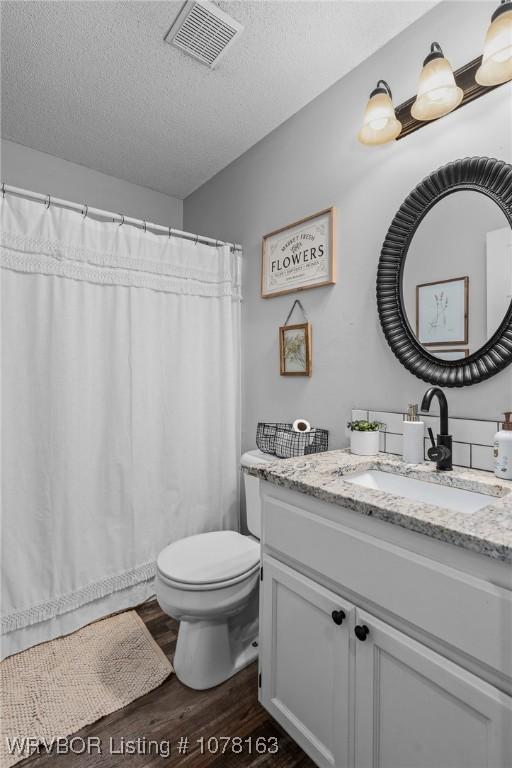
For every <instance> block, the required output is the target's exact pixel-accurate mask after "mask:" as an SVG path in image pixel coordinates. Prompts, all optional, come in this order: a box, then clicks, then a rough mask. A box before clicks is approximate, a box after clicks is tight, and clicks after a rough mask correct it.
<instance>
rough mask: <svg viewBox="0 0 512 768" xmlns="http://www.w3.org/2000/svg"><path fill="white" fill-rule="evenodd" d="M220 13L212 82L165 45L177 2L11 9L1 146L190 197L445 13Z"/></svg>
mask: <svg viewBox="0 0 512 768" xmlns="http://www.w3.org/2000/svg"><path fill="white" fill-rule="evenodd" d="M217 4H218V5H219V6H220V7H221V8H222V9H223V10H224V11H226V12H227V13H229V14H231V15H232V16H233V17H234V18H235V19H237V20H238V21H240V22H241V23H242V24H243V25H244V27H245V30H244V32H243V34H242V36H241V37H240V38H239V39H238V40H237V41H236V43H235V44H234V45H233V47H232V48H231V49H230V50H229V51H228V53H227V54H226V56H225V58H224V59H223V60H221V62H220V63H219V66H218V68H217V69H215V70H213V71H212V70H210V69H208V68H207V67H205V66H204V65H201V64H199V63H198V62H196V61H194V60H193V59H190V58H189V57H187V56H186V55H184V54H183V53H181V52H180V51H178V50H176V49H174V48H172V47H171V46H170V45H168V44H167V43H164V41H163V37H164V35H165V34H166V32H167V31H168V29H169V27H170V25H171V23H172V21H173V20H174V18H175V17H176V15H177V13H178V12H179V10H180V8H181V2H103V0H96V1H93V2H82V1H81V0H74V1H72V2H8V1H6V0H4V1H3V2H1V3H0V10H1V17H2V18H1V21H2V30H1V32H2V34H1V49H2V62H1V63H2V135H3V137H4V138H7V139H11V140H12V141H15V142H18V143H20V144H24V145H26V146H29V147H32V148H34V149H39V150H42V151H43V152H48V153H50V154H52V155H57V156H58V157H62V158H64V159H66V160H70V161H73V162H75V163H80V164H82V165H85V166H88V167H89V168H94V169H96V170H99V171H103V172H104V173H109V174H111V175H113V176H117V177H118V178H122V179H126V180H127V181H131V182H134V183H136V184H141V185H144V186H147V187H151V188H152V189H156V190H159V191H160V192H165V193H167V194H169V195H174V196H176V197H186V196H187V195H188V194H190V193H191V192H192V191H193V190H194V189H196V188H197V187H198V186H200V185H201V184H202V183H204V182H205V181H207V180H208V179H209V178H211V177H212V176H213V175H214V174H215V173H217V171H219V170H221V169H222V168H224V167H225V166H226V165H227V164H228V163H230V162H231V161H232V160H234V159H235V158H236V157H238V156H239V155H241V154H242V153H243V152H244V151H245V150H247V149H248V148H249V147H251V146H252V145H253V144H255V143H256V142H257V141H258V140H259V139H261V138H262V137H263V136H265V135H266V134H267V133H269V132H270V131H271V130H273V129H274V128H276V127H277V126H278V125H279V124H280V123H282V122H283V121H284V120H286V119H287V118H288V117H290V116H291V115H292V114H294V113H295V112H296V111H297V110H299V109H300V108H301V107H302V106H304V105H305V104H306V103H307V102H309V101H311V99H313V98H314V97H315V96H317V95H318V94H319V93H321V92H322V91H324V90H325V89H326V88H328V87H329V86H330V85H332V83H333V82H335V81H336V80H338V79H339V78H340V77H341V76H342V75H344V74H345V73H346V72H348V71H349V70H350V69H352V68H353V67H354V66H356V65H357V64H358V63H360V62H361V61H362V60H363V59H365V58H366V57H368V56H369V55H370V54H371V53H373V52H374V51H375V50H377V49H378V48H380V47H381V46H382V45H383V44H384V43H386V42H387V41H388V40H389V39H390V38H391V37H393V36H394V35H396V34H397V33H398V32H400V31H401V30H402V29H404V28H405V27H407V26H408V25H409V24H411V23H412V22H413V21H414V20H415V19H417V18H418V17H419V16H421V15H422V14H423V13H425V12H426V11H427V10H429V8H431V7H432V6H433V5H434V4H435V2H400V1H398V2H378V0H375V1H374V2H361V0H357V2H346V1H345V0H343V1H341V0H338V2H280V1H276V0H267V1H266V2H262V1H261V0H260V1H259V2H253V1H252V0H243V1H242V2H218V3H217ZM369 85H371V84H369Z"/></svg>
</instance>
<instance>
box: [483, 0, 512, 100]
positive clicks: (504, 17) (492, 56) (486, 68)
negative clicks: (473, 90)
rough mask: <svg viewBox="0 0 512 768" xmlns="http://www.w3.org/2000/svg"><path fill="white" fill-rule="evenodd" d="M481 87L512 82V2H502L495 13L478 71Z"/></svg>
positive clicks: (486, 37) (508, 0) (506, 0)
mask: <svg viewBox="0 0 512 768" xmlns="http://www.w3.org/2000/svg"><path fill="white" fill-rule="evenodd" d="M475 80H476V82H477V83H478V84H479V85H485V86H491V85H500V84H501V83H506V82H507V80H512V2H510V0H502V3H501V5H500V6H498V8H496V10H495V11H494V13H493V15H492V17H491V24H490V26H489V29H488V30H487V34H486V36H485V43H484V52H483V56H482V63H481V65H480V66H479V68H478V69H477V71H476V75H475Z"/></svg>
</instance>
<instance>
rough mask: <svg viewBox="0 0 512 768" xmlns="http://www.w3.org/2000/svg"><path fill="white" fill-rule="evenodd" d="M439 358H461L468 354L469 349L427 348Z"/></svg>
mask: <svg viewBox="0 0 512 768" xmlns="http://www.w3.org/2000/svg"><path fill="white" fill-rule="evenodd" d="M429 352H430V354H431V355H434V357H437V358H438V359H439V360H463V359H464V358H465V357H468V356H469V349H429Z"/></svg>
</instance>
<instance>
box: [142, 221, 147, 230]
mask: <svg viewBox="0 0 512 768" xmlns="http://www.w3.org/2000/svg"><path fill="white" fill-rule="evenodd" d="M143 224H144V226H143V230H144V233H146V232H147V231H148V226H147V222H146V221H144V222H143Z"/></svg>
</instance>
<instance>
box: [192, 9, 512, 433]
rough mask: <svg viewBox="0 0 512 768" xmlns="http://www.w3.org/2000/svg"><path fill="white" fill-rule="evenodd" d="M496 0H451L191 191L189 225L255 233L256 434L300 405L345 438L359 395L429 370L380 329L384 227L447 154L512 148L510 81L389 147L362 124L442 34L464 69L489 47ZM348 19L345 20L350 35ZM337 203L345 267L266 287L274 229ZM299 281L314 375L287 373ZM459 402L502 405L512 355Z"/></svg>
mask: <svg viewBox="0 0 512 768" xmlns="http://www.w3.org/2000/svg"><path fill="white" fill-rule="evenodd" d="M495 5H496V3H495V2H490V3H487V2H486V3H480V2H477V3H464V4H463V13H462V12H461V11H462V5H461V3H459V2H445V3H442V4H441V5H439V6H437V7H436V8H434V9H433V10H432V11H431V12H430V13H428V14H427V15H426V16H424V17H423V18H421V19H420V20H419V21H418V22H416V23H415V24H414V25H412V26H411V27H409V28H408V29H406V30H405V31H404V32H403V33H401V34H400V35H399V36H398V37H396V38H395V39H394V40H393V41H391V42H390V43H389V44H387V45H386V46H385V47H383V48H382V49H381V50H380V51H378V52H377V53H376V54H374V55H373V56H372V57H370V58H369V59H367V60H366V61H365V62H363V63H362V64H361V65H360V66H359V67H358V68H357V69H355V70H354V71H352V72H351V73H349V74H348V75H347V76H346V77H344V78H342V79H341V80H339V81H338V82H337V83H336V84H334V85H333V86H332V87H331V88H330V89H329V90H327V91H325V92H324V93H323V94H321V95H320V96H319V97H318V98H317V99H315V100H314V101H313V102H311V103H310V104H308V105H307V106H306V107H305V108H304V109H302V110H301V111H300V112H298V113H297V114H296V115H294V116H293V117H292V118H290V119H289V120H288V121H287V122H286V123H284V124H283V125H281V126H280V127H279V128H277V129H276V130H275V131H274V132H273V133H271V134H270V135H268V136H267V137H266V138H265V139H263V140H262V141H261V142H259V143H258V144H257V145H255V146H254V147H252V148H251V149H250V150H249V151H248V152H246V153H245V154H244V155H242V156H241V157H240V158H239V159H238V160H236V161H235V162H234V163H232V164H231V165H230V166H228V167H227V168H226V169H224V170H223V171H222V172H221V173H219V174H217V175H216V176H215V177H214V178H213V179H212V180H210V181H209V182H208V183H207V184H205V185H204V186H203V187H201V188H200V189H199V190H197V191H196V192H195V193H193V194H192V195H191V196H190V197H188V198H187V199H186V200H185V204H184V226H185V228H186V229H190V230H192V231H202V232H208V234H209V235H210V236H213V237H218V238H223V239H229V240H236V241H237V242H241V243H242V244H243V246H244V297H245V298H244V304H243V323H244V369H243V375H244V390H243V391H244V411H243V433H244V434H243V444H244V448H248V447H251V446H253V445H254V435H255V428H256V422H257V421H258V420H267V421H274V420H276V421H277V420H279V421H284V420H290V421H291V420H292V419H294V418H296V417H298V416H302V417H305V418H307V419H309V420H310V421H311V422H312V423H314V424H316V425H318V426H324V427H328V428H329V429H330V430H331V445H332V447H337V446H341V445H345V444H346V437H345V421H346V420H347V419H348V418H349V417H350V411H351V408H352V407H354V406H357V407H371V408H374V409H376V410H377V409H378V410H399V409H403V408H405V407H406V406H407V403H408V402H418V401H419V400H420V398H421V396H422V394H423V392H424V391H425V389H426V386H427V385H426V384H425V383H423V382H421V381H419V380H418V379H416V378H415V377H413V376H411V374H409V373H408V372H407V371H406V370H405V369H404V368H403V367H402V366H401V365H400V364H399V363H398V361H397V360H396V359H395V358H394V356H393V355H392V353H391V351H390V350H389V348H388V346H387V344H386V341H385V339H384V337H383V334H382V332H381V329H380V325H379V320H378V316H377V311H376V304H375V277H376V270H377V262H378V259H379V254H380V249H381V245H382V241H383V239H384V236H385V234H386V231H387V228H388V226H389V224H390V222H391V219H392V217H393V215H394V213H395V211H396V209H397V208H398V207H399V205H400V204H401V203H402V201H403V199H404V197H405V196H406V195H407V194H408V193H409V191H410V190H411V189H412V188H413V187H414V186H415V185H416V184H417V183H418V182H419V181H420V180H421V179H422V178H423V177H424V176H425V175H427V174H428V173H430V172H431V171H433V170H434V169H436V168H438V167H439V166H440V165H442V164H443V163H446V162H449V161H451V160H454V159H456V158H460V157H464V156H467V155H490V156H494V157H498V158H502V159H505V160H507V161H508V162H510V161H512V146H511V144H512V138H511V137H512V131H511V129H512V124H511V112H510V107H511V87H512V86H510V85H505V86H503V87H501V88H498V89H496V90H495V91H493V92H492V93H490V94H487V95H486V96H485V97H484V98H482V99H479V100H478V101H475V102H473V103H471V104H469V105H467V106H465V107H464V108H463V109H462V110H460V111H458V112H455V113H452V114H451V115H448V116H447V117H445V118H443V119H442V120H439V121H437V122H436V123H433V124H430V125H427V126H426V127H425V128H423V129H422V130H420V131H418V132H416V133H415V134H413V135H411V136H409V137H407V138H405V139H404V140H402V141H399V142H395V143H393V144H391V145H387V146H384V147H380V148H368V147H363V146H361V145H360V144H359V143H358V141H357V138H356V133H357V131H358V129H359V126H360V123H361V118H362V113H363V109H364V105H365V102H366V99H367V96H368V93H369V91H370V90H371V89H372V88H373V87H374V86H375V83H376V81H377V80H378V79H379V78H385V79H386V80H388V81H389V83H390V85H391V87H392V89H393V93H394V100H395V103H396V104H398V103H400V102H401V101H404V100H405V99H406V98H408V97H409V96H411V95H412V94H413V93H414V91H415V88H416V84H417V77H418V74H419V69H420V67H421V62H422V60H423V57H424V56H425V55H426V53H427V51H428V49H429V46H430V43H431V42H432V41H433V40H439V41H440V43H441V44H442V45H443V47H444V50H445V53H446V55H447V57H448V58H449V59H450V60H451V62H452V65H453V67H454V69H456V68H457V67H460V66H462V64H464V63H466V62H467V61H468V60H470V59H472V58H474V57H476V56H477V55H478V54H479V53H480V52H481V50H482V43H483V37H484V34H485V30H486V28H487V25H488V23H489V18H490V15H491V13H492V11H493V10H494V8H495ZM342 34H343V30H340V44H342ZM330 205H335V206H336V208H337V220H338V224H337V250H338V281H337V284H336V286H334V287H325V288H317V289H314V290H311V291H305V292H303V293H302V294H295V295H294V294H290V295H288V296H283V297H278V298H273V299H267V300H264V299H261V298H260V294H259V292H260V258H261V256H260V249H261V237H262V235H264V234H265V233H267V232H270V231H271V230H273V229H276V228H278V227H280V226H283V225H285V224H287V223H289V222H292V221H294V220H296V219H299V218H301V217H303V216H306V215H308V214H311V213H313V212H315V211H318V210H320V209H322V208H326V207H328V206H330ZM297 295H300V298H301V300H302V302H303V303H304V306H305V308H306V311H307V312H308V314H309V318H310V320H311V322H312V325H313V375H312V377H311V379H303V378H295V379H293V378H283V377H280V376H279V360H278V327H279V326H280V325H281V324H282V323H283V322H284V319H285V317H286V315H287V313H288V310H289V308H290V306H291V304H292V301H293V300H294V299H295V298H296V296H297ZM448 399H449V403H450V408H451V412H452V413H453V415H458V416H466V417H468V416H474V417H487V418H492V419H496V418H497V417H498V416H499V414H500V412H501V411H503V410H504V409H505V408H510V407H512V367H511V368H510V369H508V370H507V371H505V372H503V373H502V374H500V375H499V376H497V377H495V378H494V379H492V380H490V381H488V382H484V383H482V384H480V385H477V386H474V387H467V388H465V389H462V390H450V391H449V392H448Z"/></svg>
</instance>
